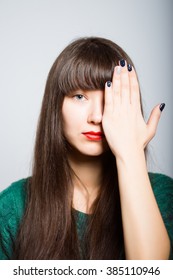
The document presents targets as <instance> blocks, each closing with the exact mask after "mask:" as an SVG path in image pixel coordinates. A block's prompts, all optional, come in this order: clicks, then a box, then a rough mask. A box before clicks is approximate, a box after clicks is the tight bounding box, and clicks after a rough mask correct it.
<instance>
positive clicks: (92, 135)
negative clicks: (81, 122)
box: [82, 131, 104, 141]
mask: <svg viewBox="0 0 173 280" xmlns="http://www.w3.org/2000/svg"><path fill="white" fill-rule="evenodd" d="M82 134H84V135H85V136H86V137H87V138H88V139H89V140H95V141H99V140H101V139H102V138H103V137H104V134H103V132H101V131H98V132H96V131H87V132H83V133H82Z"/></svg>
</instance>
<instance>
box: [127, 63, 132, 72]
mask: <svg viewBox="0 0 173 280" xmlns="http://www.w3.org/2000/svg"><path fill="white" fill-rule="evenodd" d="M127 69H128V71H129V72H131V71H132V66H131V64H128V65H127Z"/></svg>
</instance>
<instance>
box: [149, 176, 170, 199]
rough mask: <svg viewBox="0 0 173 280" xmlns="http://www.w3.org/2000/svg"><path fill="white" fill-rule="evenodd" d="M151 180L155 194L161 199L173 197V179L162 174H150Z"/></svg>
mask: <svg viewBox="0 0 173 280" xmlns="http://www.w3.org/2000/svg"><path fill="white" fill-rule="evenodd" d="M149 178H150V182H151V185H152V189H153V192H154V194H155V195H156V196H157V197H158V198H159V197H160V198H161V197H167V196H168V195H171V194H172V195H173V178H171V177H169V176H167V175H164V174H160V173H151V172H149Z"/></svg>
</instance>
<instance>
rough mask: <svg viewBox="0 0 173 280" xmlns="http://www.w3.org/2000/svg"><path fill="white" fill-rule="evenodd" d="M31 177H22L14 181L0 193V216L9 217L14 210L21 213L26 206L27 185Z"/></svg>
mask: <svg viewBox="0 0 173 280" xmlns="http://www.w3.org/2000/svg"><path fill="white" fill-rule="evenodd" d="M28 181H29V178H26V179H21V180H19V181H16V182H14V183H12V184H11V185H10V186H9V187H8V188H6V189H5V190H3V191H2V192H1V193H0V217H1V218H2V217H3V218H5V219H8V216H9V215H10V213H11V214H12V212H14V211H15V212H16V214H18V215H20V212H21V211H22V210H23V209H24V207H25V201H26V185H27V182H28Z"/></svg>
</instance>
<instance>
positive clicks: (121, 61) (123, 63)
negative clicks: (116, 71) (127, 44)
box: [120, 59, 126, 67]
mask: <svg viewBox="0 0 173 280" xmlns="http://www.w3.org/2000/svg"><path fill="white" fill-rule="evenodd" d="M125 64H126V63H125V60H124V59H121V60H120V65H121V66H122V67H124V66H125Z"/></svg>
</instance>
